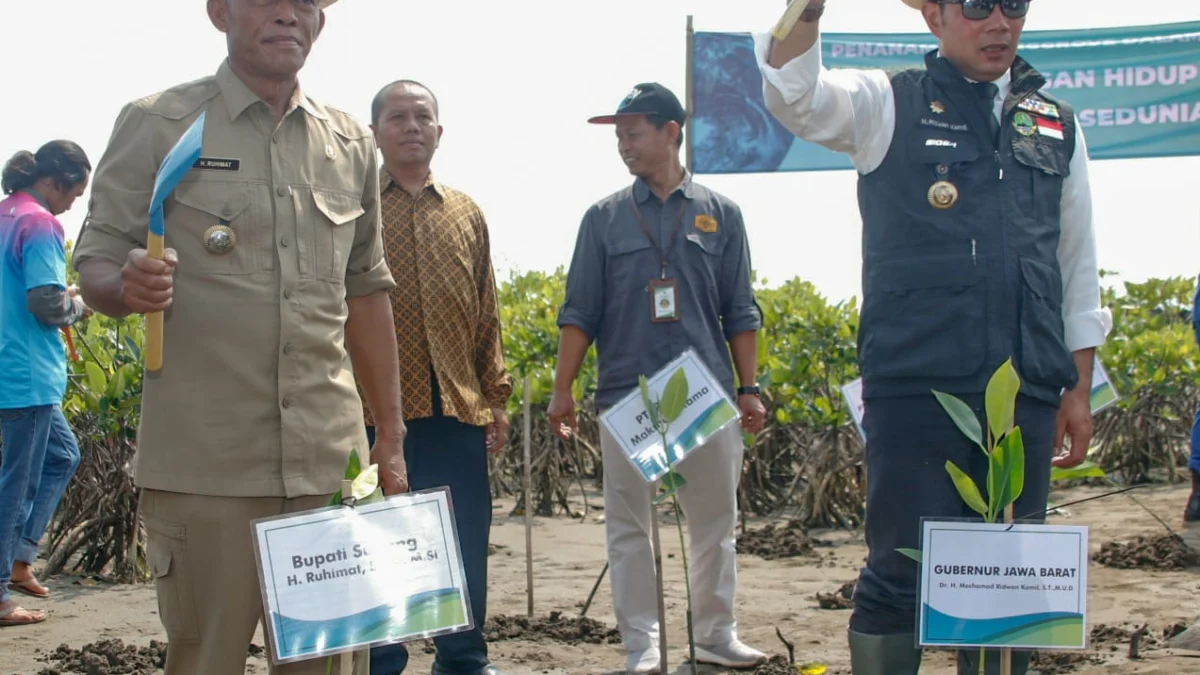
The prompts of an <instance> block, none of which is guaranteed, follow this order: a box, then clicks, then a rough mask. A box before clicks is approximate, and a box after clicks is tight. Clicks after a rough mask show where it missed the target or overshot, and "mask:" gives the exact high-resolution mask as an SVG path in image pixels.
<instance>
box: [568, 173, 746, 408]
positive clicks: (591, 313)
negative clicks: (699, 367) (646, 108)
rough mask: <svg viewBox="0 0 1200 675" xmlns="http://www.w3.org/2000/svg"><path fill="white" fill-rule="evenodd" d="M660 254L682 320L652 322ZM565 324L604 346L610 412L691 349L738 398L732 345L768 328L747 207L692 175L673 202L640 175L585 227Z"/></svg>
mask: <svg viewBox="0 0 1200 675" xmlns="http://www.w3.org/2000/svg"><path fill="white" fill-rule="evenodd" d="M634 199H636V200H637V211H635V210H634V207H633V201H632V200H634ZM680 209H682V220H680V221H679V222H680V224H679V227H678V233H677V235H676V237H675V239H674V243H673V244H672V238H671V234H672V230H673V229H674V228H675V224H676V221H677V220H679V216H680ZM638 211H640V212H641V216H642V221H643V222H644V224H645V227H646V230H648V231H649V232H650V234H652V235H653V236H654V240H655V241H656V242H657V247H656V246H655V243H653V242H651V241H650V238H649V237H647V236H646V232H644V231H643V229H642V227H641V225H639V223H638V216H637V213H638ZM660 248H661V249H665V250H666V259H667V267H666V277H667V278H668V279H674V280H675V282H676V283H677V284H678V288H677V291H676V307H677V314H678V317H679V320H678V321H673V322H664V323H656V322H654V321H653V320H652V319H653V314H652V308H651V293H650V282H651V281H653V280H655V279H659V278H660V277H661V276H662V275H661V263H660V257H659V249H660ZM558 325H559V326H560V327H562V326H568V325H569V326H577V327H579V328H580V329H581V330H583V332H584V333H586V334H587V336H588V338H589V339H591V340H593V341H594V342H595V344H596V356H597V365H598V370H599V372H598V379H599V382H598V385H597V391H596V406H597V407H598V408H599V409H601V410H603V409H605V408H607V407H610V406H612V405H613V404H615V403H616V402H617V401H619V400H620V399H621V398H622V397H623V396H625V395H626V394H627V393H629V391H631V390H632V389H633V388H634V387H636V386H637V383H638V376H639V375H646V376H647V377H649V376H651V375H652V374H654V373H655V372H657V371H658V370H659V369H661V368H662V367H663V366H665V365H666V364H667V363H668V362H670V361H671V360H672V359H674V358H675V357H676V356H679V354H681V353H682V352H684V351H685V350H687V349H688V348H689V347H690V348H692V349H694V350H695V351H696V354H697V355H698V356H699V357H700V359H701V360H702V361H703V362H704V364H705V365H706V366H708V368H709V369H710V370H712V372H713V375H714V376H715V377H716V378H717V379H718V380H719V381H720V382H721V384H722V385H723V386H724V387H725V389H726V390H727V391H728V392H729V394H730V395H731V396H732V395H733V393H734V384H733V383H734V373H733V363H732V359H731V357H730V352H729V349H728V347H727V342H728V340H729V339H730V338H732V337H733V336H734V335H737V334H738V333H742V332H745V331H755V330H758V329H759V328H761V327H762V313H761V312H760V311H759V308H758V305H757V304H756V303H755V300H754V292H753V287H752V284H751V280H750V247H749V244H748V243H747V239H746V228H745V224H744V223H743V221H742V212H741V209H739V208H738V206H737V204H735V203H734V202H733V201H732V200H730V199H728V198H727V197H724V196H722V195H720V194H717V193H716V192H713V191H712V190H709V189H708V188H706V187H704V186H702V185H698V184H696V183H695V182H693V181H692V177H691V176H690V175H686V176H685V177H684V180H683V182H682V183H681V184H680V186H679V187H678V188H676V189H675V190H674V191H673V192H672V193H671V194H670V195H669V196H668V198H667V200H666V202H665V203H664V202H663V201H662V200H661V199H660V198H659V197H658V196H657V195H655V194H654V193H653V191H651V190H650V188H649V186H648V185H647V184H646V183H645V181H643V180H642V179H641V178H638V179H637V180H636V181H635V182H634V183H633V185H631V186H630V187H627V188H624V189H622V190H620V191H618V192H616V193H614V194H612V195H609V196H608V197H606V198H604V199H602V200H600V201H599V202H597V203H596V204H593V205H592V206H591V208H589V209H588V211H587V213H586V214H585V215H584V217H583V223H582V224H581V225H580V228H579V234H578V237H577V239H576V243H575V252H574V256H573V258H572V260H571V268H570V271H569V272H568V274H567V290H566V301H565V302H564V304H563V306H562V309H561V311H560V313H559V318H558Z"/></svg>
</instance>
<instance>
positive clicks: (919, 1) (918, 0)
mask: <svg viewBox="0 0 1200 675" xmlns="http://www.w3.org/2000/svg"><path fill="white" fill-rule="evenodd" d="M335 1H336V0H335ZM904 4H906V5H908V6H909V7H912V8H913V9H921V8H922V7H924V6H925V0H904Z"/></svg>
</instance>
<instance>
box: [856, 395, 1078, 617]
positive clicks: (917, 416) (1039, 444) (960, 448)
mask: <svg viewBox="0 0 1200 675" xmlns="http://www.w3.org/2000/svg"><path fill="white" fill-rule="evenodd" d="M959 398H960V399H962V400H963V402H964V403H966V404H967V405H969V406H970V407H971V409H972V410H974V411H975V414H976V416H977V417H978V418H979V420H980V425H981V427H982V428H983V429H987V426H986V424H985V422H984V412H983V395H982V394H980V395H975V396H971V395H967V396H959ZM865 403H866V405H865V408H866V410H865V413H864V417H863V427H864V431H865V432H866V436H867V452H866V460H867V515H866V536H867V548H868V552H867V565H866V567H865V568H863V569H862V571H861V572H860V573H859V577H858V585H857V588H855V590H854V611H853V613H852V614H851V617H850V630H852V631H855V632H857V633H865V634H868V635H894V634H897V633H912V632H913V631H914V630H915V629H916V625H917V619H916V604H917V573H918V565H917V563H916V562H914V561H913V560H911V559H910V558H907V557H905V556H903V555H901V554H899V553H897V552H896V549H898V548H914V549H919V548H921V546H920V538H921V517H922V516H937V517H944V518H975V519H978V518H979V514H977V513H975V512H974V511H972V510H970V509H969V508H967V505H966V504H964V503H963V501H962V498H961V497H959V495H958V491H957V490H956V489H955V488H954V483H953V482H952V481H951V479H950V475H949V474H948V473H946V468H945V465H946V461H947V460H950V461H952V462H954V463H955V464H956V465H958V467H959V468H960V469H962V470H963V471H965V472H967V474H968V475H970V476H971V478H973V479H974V480H975V484H976V485H978V486H980V492H981V493H983V492H985V490H986V486H987V458H986V457H984V455H983V453H982V452H980V450H979V448H978V447H977V446H975V445H974V444H973V443H971V441H969V440H967V438H966V436H964V435H963V434H962V432H961V431H959V430H958V427H956V426H955V425H954V422H952V421H951V420H950V417H949V416H948V415H947V414H946V412H945V411H944V410H943V409H942V407H941V404H939V403H938V401H937V399H936V398H934V396H933V395H932V394H930V395H929V396H910V397H898V398H881V399H871V400H869V401H866V402H865ZM1057 414H1058V408H1057V406H1052V405H1049V404H1047V403H1043V402H1041V401H1037V400H1033V399H1030V398H1027V397H1025V396H1019V397H1018V398H1017V410H1016V424H1017V426H1020V427H1021V436H1022V438H1023V440H1024V445H1025V487H1024V489H1023V491H1022V493H1021V496H1020V497H1019V498H1018V499H1017V502H1016V505H1015V512H1016V517H1017V518H1021V517H1022V516H1025V515H1027V514H1030V513H1034V512H1041V511H1042V510H1044V509H1045V508H1046V499H1047V498H1048V496H1049V491H1050V461H1051V459H1052V458H1053V445H1054V430H1055V418H1056V416H1057ZM985 499H986V497H985ZM1044 519H1045V516H1043V515H1039V516H1037V517H1034V518H1028V519H1027V520H1029V521H1039V522H1040V521H1042V520H1044Z"/></svg>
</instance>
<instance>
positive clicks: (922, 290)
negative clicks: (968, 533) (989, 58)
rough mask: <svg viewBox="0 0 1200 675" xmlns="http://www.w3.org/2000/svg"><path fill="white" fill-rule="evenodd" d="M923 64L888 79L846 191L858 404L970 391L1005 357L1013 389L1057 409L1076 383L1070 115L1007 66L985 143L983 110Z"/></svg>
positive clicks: (937, 65)
mask: <svg viewBox="0 0 1200 675" xmlns="http://www.w3.org/2000/svg"><path fill="white" fill-rule="evenodd" d="M925 64H926V68H924V69H913V70H906V71H902V72H899V73H896V74H895V75H893V76H892V78H891V81H892V90H893V92H894V93H895V98H896V131H895V136H894V137H893V139H892V144H891V147H890V148H889V149H888V154H887V157H886V158H885V159H884V161H883V164H882V165H880V166H879V168H878V169H876V170H875V171H873V172H871V173H869V174H867V175H865V176H861V177H860V179H859V183H858V201H859V208H860V210H861V213H862V218H863V307H862V315H861V318H860V326H859V336H858V354H859V363H860V366H861V369H862V374H863V396H864V398H873V397H879V396H910V395H922V396H923V395H929V394H930V390H931V389H938V390H941V391H945V392H949V393H959V394H963V393H982V392H983V391H984V390H985V388H986V386H987V382H988V380H989V378H990V377H991V375H992V373H993V372H994V371H995V370H996V368H998V367H999V366H1000V365H1001V364H1003V363H1004V361H1005V360H1006V359H1008V358H1012V360H1013V364H1014V365H1015V366H1016V369H1017V372H1018V373H1019V374H1020V377H1021V381H1022V392H1023V393H1025V394H1028V395H1031V396H1035V397H1037V398H1040V399H1043V400H1045V401H1048V402H1050V403H1054V404H1057V402H1058V400H1059V396H1060V395H1061V392H1062V389H1063V388H1070V387H1073V386H1074V385H1075V383H1076V381H1077V380H1078V373H1077V372H1076V368H1075V364H1074V359H1073V357H1072V355H1071V353H1070V352H1069V351H1068V350H1067V347H1066V344H1065V342H1064V340H1063V320H1062V275H1061V273H1060V271H1059V265H1058V256H1057V250H1058V239H1059V204H1060V198H1061V195H1062V187H1063V180H1064V179H1065V178H1066V176H1067V175H1068V172H1069V169H1068V165H1069V163H1070V160H1071V156H1072V154H1073V153H1074V151H1075V142H1074V141H1075V124H1076V122H1075V115H1074V112H1073V111H1072V109H1071V108H1070V106H1068V105H1067V104H1066V103H1064V102H1062V101H1059V100H1056V99H1054V98H1052V97H1050V96H1047V95H1046V94H1043V93H1041V92H1039V91H1038V90H1039V89H1040V88H1041V87H1042V86H1043V85H1044V84H1045V79H1044V78H1043V77H1042V76H1041V75H1040V74H1039V73H1038V72H1037V71H1035V70H1034V69H1033V68H1032V67H1031V66H1030V65H1029V64H1028V63H1026V62H1025V61H1024V60H1022V59H1020V58H1017V60H1016V62H1015V63H1014V64H1013V68H1012V91H1011V93H1010V94H1009V96H1008V98H1007V100H1005V102H1004V110H1003V116H1002V119H1001V121H1000V133H999V137H998V138H993V137H992V132H991V127H990V125H989V122H988V119H989V116H990V115H991V103H990V102H987V101H984V100H982V99H980V98H979V96H978V95H977V94H976V93H975V91H974V90H973V89H972V86H971V83H970V82H969V81H968V80H966V79H964V78H963V76H962V74H961V73H959V72H958V70H957V69H956V68H955V67H954V66H953V65H951V64H950V62H948V61H946V60H945V59H943V58H937V57H936V56H935V53H933V52H931V53H930V54H928V55H926V57H925Z"/></svg>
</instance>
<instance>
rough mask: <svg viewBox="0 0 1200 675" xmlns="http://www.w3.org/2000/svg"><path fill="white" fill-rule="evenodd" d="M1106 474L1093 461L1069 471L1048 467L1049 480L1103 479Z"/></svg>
mask: <svg viewBox="0 0 1200 675" xmlns="http://www.w3.org/2000/svg"><path fill="white" fill-rule="evenodd" d="M1107 475H1108V474H1106V473H1105V472H1104V469H1102V468H1100V465H1098V464H1096V463H1095V462H1093V461H1090V460H1089V461H1086V462H1084V463H1083V464H1080V465H1079V466H1073V467H1071V468H1070V469H1061V468H1059V467H1057V466H1052V467H1050V480H1051V481H1052V482H1053V481H1059V480H1076V479H1078V478H1104V477H1106V476H1107Z"/></svg>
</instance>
